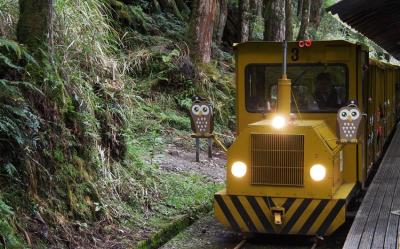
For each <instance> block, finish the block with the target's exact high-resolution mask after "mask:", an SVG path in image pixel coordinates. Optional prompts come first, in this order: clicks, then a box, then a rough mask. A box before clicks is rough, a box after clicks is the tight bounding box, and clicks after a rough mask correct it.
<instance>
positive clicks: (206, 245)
mask: <svg viewBox="0 0 400 249" xmlns="http://www.w3.org/2000/svg"><path fill="white" fill-rule="evenodd" d="M348 227H350V224H348V225H347V228H346V227H345V228H344V229H342V230H340V231H339V233H336V234H334V235H333V236H331V237H328V238H326V240H324V241H323V243H321V244H319V243H314V242H321V240H317V241H312V240H311V239H312V238H310V237H304V236H286V235H284V236H282V235H280V236H274V235H255V236H253V237H241V236H242V235H239V234H237V233H235V232H232V231H230V230H226V229H225V228H224V227H223V226H222V225H221V224H220V223H219V222H217V220H216V219H215V218H214V216H213V214H209V215H207V216H206V217H203V218H201V219H200V220H198V221H196V222H195V223H194V224H193V225H191V226H190V227H188V228H187V229H186V230H185V231H183V232H182V233H181V234H179V235H178V236H176V237H175V238H174V239H172V240H171V241H169V242H168V243H167V244H165V245H164V246H162V247H161V249H239V248H240V249H310V248H315V249H327V248H329V249H339V248H342V246H343V242H344V240H345V238H346V235H347V231H348Z"/></svg>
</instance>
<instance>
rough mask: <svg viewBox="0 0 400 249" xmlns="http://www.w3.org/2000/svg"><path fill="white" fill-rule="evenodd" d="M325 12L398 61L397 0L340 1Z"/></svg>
mask: <svg viewBox="0 0 400 249" xmlns="http://www.w3.org/2000/svg"><path fill="white" fill-rule="evenodd" d="M327 10H328V11H330V12H331V13H332V14H338V15H339V17H340V19H341V20H342V21H343V22H345V23H347V24H348V25H349V26H351V27H352V28H354V29H356V30H357V31H359V32H360V33H362V34H364V35H365V36H367V37H368V38H370V39H371V40H373V41H374V42H376V43H377V44H378V45H380V46H381V47H382V48H384V49H385V50H386V51H388V52H389V53H390V54H392V55H393V56H394V57H396V58H397V59H400V1H399V0H342V1H340V2H338V3H336V4H335V5H332V6H331V7H329V8H328V9H327Z"/></svg>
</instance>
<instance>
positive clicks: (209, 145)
mask: <svg viewBox="0 0 400 249" xmlns="http://www.w3.org/2000/svg"><path fill="white" fill-rule="evenodd" d="M208 158H212V138H211V137H209V138H208Z"/></svg>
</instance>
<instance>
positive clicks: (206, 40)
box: [189, 0, 216, 63]
mask: <svg viewBox="0 0 400 249" xmlns="http://www.w3.org/2000/svg"><path fill="white" fill-rule="evenodd" d="M215 8H216V4H215V0H194V1H193V10H192V17H191V24H190V29H189V35H190V36H191V37H190V40H191V44H192V46H191V47H192V53H193V57H194V59H196V60H199V61H200V62H202V63H208V62H210V60H211V43H212V37H213V29H214V28H213V24H214V18H215Z"/></svg>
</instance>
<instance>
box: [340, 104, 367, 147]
mask: <svg viewBox="0 0 400 249" xmlns="http://www.w3.org/2000/svg"><path fill="white" fill-rule="evenodd" d="M361 119H362V114H361V111H360V109H359V108H358V106H357V104H356V101H354V100H352V101H350V103H349V104H348V105H347V106H344V107H342V108H340V109H339V110H338V112H337V117H336V124H337V126H336V127H337V128H336V133H337V137H338V140H339V142H340V143H358V142H359V141H358V137H359V135H360V134H359V127H360V123H361Z"/></svg>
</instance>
